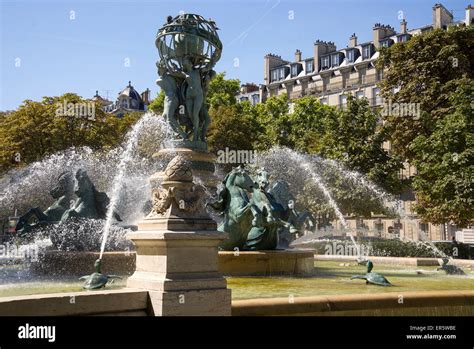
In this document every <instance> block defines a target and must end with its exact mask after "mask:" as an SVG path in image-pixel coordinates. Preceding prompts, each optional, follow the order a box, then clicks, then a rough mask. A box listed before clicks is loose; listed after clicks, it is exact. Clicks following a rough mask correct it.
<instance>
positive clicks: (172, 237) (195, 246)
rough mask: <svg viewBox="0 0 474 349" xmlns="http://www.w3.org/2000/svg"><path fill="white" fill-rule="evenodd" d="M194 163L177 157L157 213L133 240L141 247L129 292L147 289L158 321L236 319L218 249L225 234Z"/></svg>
mask: <svg viewBox="0 0 474 349" xmlns="http://www.w3.org/2000/svg"><path fill="white" fill-rule="evenodd" d="M192 179H193V177H192V172H191V168H190V164H189V162H188V161H187V160H186V159H185V158H184V157H182V156H177V157H175V158H174V159H173V160H172V161H171V162H170V163H169V164H168V166H167V168H166V170H165V171H164V173H163V181H162V183H161V187H159V188H155V189H153V209H152V212H151V213H150V214H149V215H148V217H147V218H145V219H144V220H143V221H141V222H140V223H139V224H138V231H136V232H132V233H129V234H127V238H128V239H130V240H132V241H133V243H134V244H135V246H136V270H135V272H134V274H133V275H132V276H131V277H130V278H129V279H128V281H127V287H130V288H134V289H137V288H138V289H146V290H147V291H148V293H149V297H150V299H149V301H150V309H149V312H150V313H151V314H153V315H156V316H199V315H205V316H223V315H230V314H231V291H230V290H229V289H227V282H226V280H225V278H224V277H223V276H222V274H221V273H219V271H218V254H217V246H218V244H219V243H220V242H221V241H222V240H224V238H225V234H222V233H220V232H218V231H217V230H216V223H215V222H214V221H213V220H212V219H210V218H209V216H208V215H207V213H206V210H205V191H204V189H203V188H202V187H200V186H196V185H194V183H193V181H192Z"/></svg>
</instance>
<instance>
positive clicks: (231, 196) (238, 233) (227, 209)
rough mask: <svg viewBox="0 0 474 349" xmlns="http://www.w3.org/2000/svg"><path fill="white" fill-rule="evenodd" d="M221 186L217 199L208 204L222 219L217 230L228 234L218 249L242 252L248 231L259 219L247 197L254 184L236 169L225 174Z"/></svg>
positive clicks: (241, 169) (240, 168)
mask: <svg viewBox="0 0 474 349" xmlns="http://www.w3.org/2000/svg"><path fill="white" fill-rule="evenodd" d="M222 184H223V186H222V188H221V189H220V191H219V192H218V199H217V200H216V201H215V202H212V203H209V204H208V205H209V206H210V207H211V208H213V209H214V210H216V211H217V212H218V213H219V214H220V215H221V216H222V217H223V220H222V223H221V224H220V225H219V227H218V228H217V230H219V231H222V232H225V233H227V234H228V238H227V239H226V240H224V241H223V242H222V244H221V245H220V248H222V249H223V250H236V249H238V250H243V249H245V243H246V241H247V235H248V233H249V231H250V229H251V228H252V227H253V226H256V225H257V224H258V219H259V211H258V210H257V208H256V207H255V206H254V205H253V203H252V202H251V201H250V198H249V197H248V195H247V192H251V191H252V188H253V186H254V182H253V180H252V178H251V177H250V176H249V174H248V173H247V171H246V170H245V169H243V168H242V167H237V168H234V169H233V170H232V171H231V172H229V174H227V176H226V177H225V178H224V181H223V182H222Z"/></svg>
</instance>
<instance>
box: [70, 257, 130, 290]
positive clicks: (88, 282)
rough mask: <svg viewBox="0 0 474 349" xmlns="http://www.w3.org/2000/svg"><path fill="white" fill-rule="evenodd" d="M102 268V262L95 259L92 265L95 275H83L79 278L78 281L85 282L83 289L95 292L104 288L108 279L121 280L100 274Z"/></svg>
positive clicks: (114, 276)
mask: <svg viewBox="0 0 474 349" xmlns="http://www.w3.org/2000/svg"><path fill="white" fill-rule="evenodd" d="M101 267H102V260H101V259H97V260H96V261H95V263H94V268H95V273H92V274H91V275H84V276H81V277H80V278H79V280H85V282H84V286H82V287H83V288H85V289H86V290H97V289H99V288H102V287H105V285H106V284H107V282H109V279H121V277H120V276H118V275H104V274H101V272H100V269H101Z"/></svg>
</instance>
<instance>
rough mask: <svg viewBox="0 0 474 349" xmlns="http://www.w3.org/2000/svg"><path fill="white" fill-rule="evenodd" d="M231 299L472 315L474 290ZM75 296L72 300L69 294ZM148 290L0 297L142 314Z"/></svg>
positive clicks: (242, 309) (60, 308)
mask: <svg viewBox="0 0 474 349" xmlns="http://www.w3.org/2000/svg"><path fill="white" fill-rule="evenodd" d="M403 295H404V302H403V303H400V302H399V299H400V294H399V293H398V292H390V293H385V294H353V295H329V296H313V297H297V298H294V299H293V301H292V302H289V301H288V298H266V299H248V300H240V301H236V300H233V301H232V316H460V315H464V316H472V315H474V291H471V290H469V291H466V290H465V291H426V292H406V293H404V294H403ZM73 298H74V303H71V299H73ZM148 299H149V296H148V292H147V291H144V290H136V289H123V290H105V291H95V292H71V293H58V294H43V295H32V296H18V297H2V298H0V315H2V316H66V315H69V316H71V315H74V316H83V315H120V316H144V315H152V314H150V312H149V309H148V304H149V300H148Z"/></svg>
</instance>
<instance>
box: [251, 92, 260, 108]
mask: <svg viewBox="0 0 474 349" xmlns="http://www.w3.org/2000/svg"><path fill="white" fill-rule="evenodd" d="M259 101H260V96H259V95H257V94H254V95H253V96H252V104H253V105H255V104H257V103H258V102H259Z"/></svg>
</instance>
